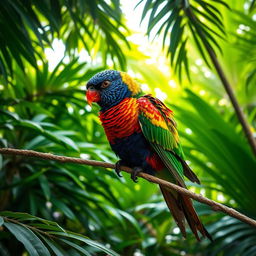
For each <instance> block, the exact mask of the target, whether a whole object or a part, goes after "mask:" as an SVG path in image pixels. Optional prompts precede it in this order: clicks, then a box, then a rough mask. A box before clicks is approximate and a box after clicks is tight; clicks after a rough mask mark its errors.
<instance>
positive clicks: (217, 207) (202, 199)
mask: <svg viewBox="0 0 256 256" xmlns="http://www.w3.org/2000/svg"><path fill="white" fill-rule="evenodd" d="M0 154H3V155H20V156H25V157H37V158H42V159H46V160H54V161H58V162H62V163H74V164H85V165H90V166H98V167H104V168H111V169H115V165H114V164H110V163H106V162H100V161H94V160H85V159H81V158H75V157H66V156H58V155H53V154H49V153H42V152H37V151H33V150H21V149H12V148H0ZM121 169H122V170H123V171H125V172H127V173H131V172H132V169H131V168H128V167H126V166H121ZM138 176H139V177H141V178H144V179H145V180H148V181H150V182H152V183H155V184H159V185H162V186H164V187H166V188H168V189H173V190H175V191H177V192H179V193H181V194H183V195H186V196H188V197H190V198H193V199H194V200H196V201H198V202H200V203H203V204H207V205H209V206H211V207H212V209H213V210H214V211H221V212H224V213H226V214H228V215H229V216H231V217H233V218H236V219H238V220H240V221H242V222H244V223H247V224H249V225H251V226H253V227H256V220H254V219H251V218H249V217H247V216H246V215H244V214H242V213H240V212H238V211H236V210H235V209H233V208H230V207H227V206H225V205H223V204H220V203H217V202H215V201H213V200H211V199H208V198H206V197H203V196H202V195H200V194H196V193H194V192H191V191H189V190H187V189H185V188H182V187H180V186H177V185H175V184H173V183H171V182H168V181H166V180H162V179H159V178H157V177H155V176H152V175H149V174H147V173H139V175H138Z"/></svg>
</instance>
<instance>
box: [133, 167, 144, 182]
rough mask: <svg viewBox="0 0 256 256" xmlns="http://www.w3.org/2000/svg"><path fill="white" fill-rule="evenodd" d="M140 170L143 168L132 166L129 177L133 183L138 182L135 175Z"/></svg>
mask: <svg viewBox="0 0 256 256" xmlns="http://www.w3.org/2000/svg"><path fill="white" fill-rule="evenodd" d="M140 172H143V169H142V168H141V167H134V168H133V169H132V173H131V179H132V180H133V181H134V182H135V183H137V182H138V178H137V176H138V174H139V173H140Z"/></svg>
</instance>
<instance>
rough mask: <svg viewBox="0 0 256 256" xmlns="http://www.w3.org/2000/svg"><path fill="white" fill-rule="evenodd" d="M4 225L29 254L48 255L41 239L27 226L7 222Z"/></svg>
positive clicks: (33, 255)
mask: <svg viewBox="0 0 256 256" xmlns="http://www.w3.org/2000/svg"><path fill="white" fill-rule="evenodd" d="M4 226H5V227H6V228H7V229H8V230H9V231H10V232H11V233H12V234H13V235H14V236H15V237H16V238H17V240H19V241H20V242H21V243H22V244H23V245H24V246H25V248H26V250H27V251H28V253H29V254H30V255H31V256H41V255H45V256H50V253H49V251H48V249H47V248H46V247H45V245H44V244H43V243H42V241H41V240H40V239H39V238H38V236H36V235H35V234H34V233H33V232H32V231H31V230H30V229H28V228H27V227H25V226H21V225H19V224H14V223H9V222H5V223H4Z"/></svg>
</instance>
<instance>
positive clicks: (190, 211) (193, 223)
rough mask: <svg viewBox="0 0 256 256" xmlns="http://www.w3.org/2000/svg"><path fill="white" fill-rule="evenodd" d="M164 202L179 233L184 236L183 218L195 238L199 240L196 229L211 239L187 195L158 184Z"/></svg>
mask: <svg viewBox="0 0 256 256" xmlns="http://www.w3.org/2000/svg"><path fill="white" fill-rule="evenodd" d="M160 189H161V192H162V194H163V196H164V199H165V201H166V204H167V206H168V208H169V210H170V211H171V213H172V215H173V218H174V220H175V222H176V223H177V225H178V227H179V228H180V230H181V233H182V235H183V236H184V237H186V229H185V219H186V220H187V222H188V224H189V226H190V228H191V230H192V232H193V233H194V235H195V237H196V239H197V240H198V241H200V238H199V236H198V231H199V232H200V233H201V234H202V236H203V237H207V238H209V239H210V240H211V241H212V237H211V235H210V234H209V233H208V232H207V230H206V228H205V227H204V225H203V224H202V222H201V221H200V219H199V217H198V216H197V213H196V211H195V209H194V207H193V204H192V201H191V199H190V198H189V197H187V196H184V195H181V194H179V193H177V192H172V191H170V190H167V189H165V188H164V187H162V186H160Z"/></svg>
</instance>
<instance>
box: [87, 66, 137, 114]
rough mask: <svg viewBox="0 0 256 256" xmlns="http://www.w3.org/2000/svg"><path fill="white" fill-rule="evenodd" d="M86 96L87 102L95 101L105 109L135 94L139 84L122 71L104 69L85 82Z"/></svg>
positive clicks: (102, 109)
mask: <svg viewBox="0 0 256 256" xmlns="http://www.w3.org/2000/svg"><path fill="white" fill-rule="evenodd" d="M86 87H87V92H86V97H87V101H88V103H89V104H91V103H92V102H97V103H98V104H99V105H100V107H101V111H105V110H107V109H109V108H111V107H113V106H115V105H117V104H118V103H119V102H121V101H122V100H123V99H125V98H128V97H133V96H136V95H137V94H138V93H139V92H140V86H139V85H138V84H137V83H136V82H135V81H134V80H133V79H132V78H131V77H130V76H129V75H128V74H127V73H124V72H119V71H116V70H105V71H102V72H100V73H98V74H96V75H94V76H93V77H92V78H91V79H90V80H89V81H88V83H87V86H86Z"/></svg>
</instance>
